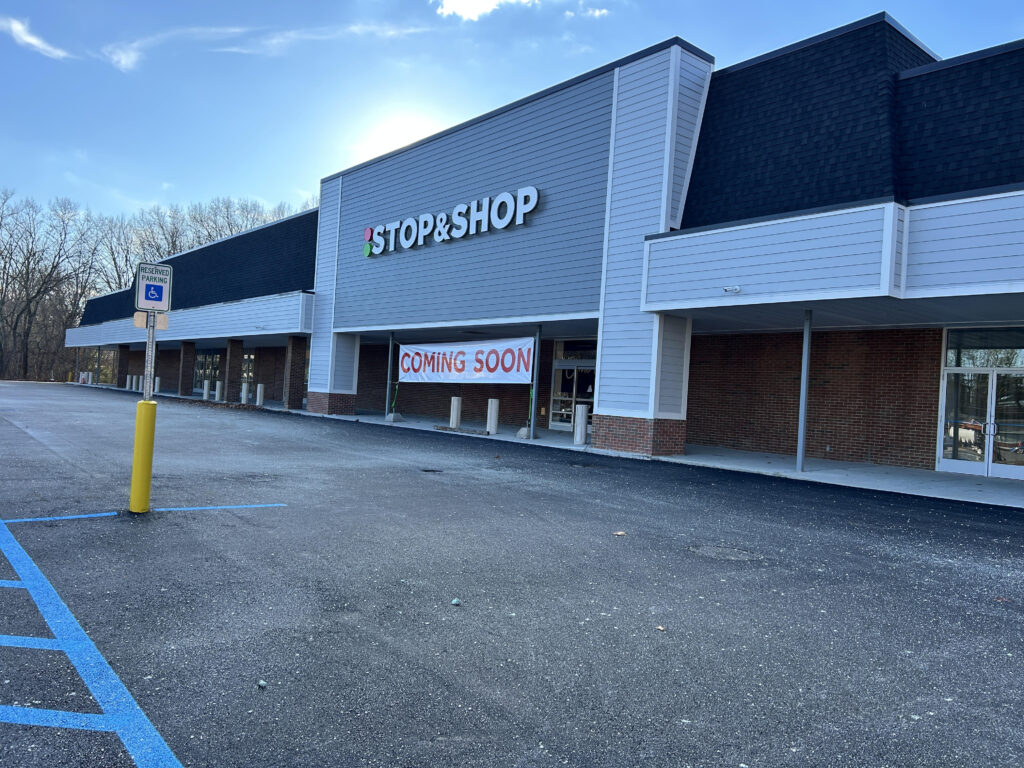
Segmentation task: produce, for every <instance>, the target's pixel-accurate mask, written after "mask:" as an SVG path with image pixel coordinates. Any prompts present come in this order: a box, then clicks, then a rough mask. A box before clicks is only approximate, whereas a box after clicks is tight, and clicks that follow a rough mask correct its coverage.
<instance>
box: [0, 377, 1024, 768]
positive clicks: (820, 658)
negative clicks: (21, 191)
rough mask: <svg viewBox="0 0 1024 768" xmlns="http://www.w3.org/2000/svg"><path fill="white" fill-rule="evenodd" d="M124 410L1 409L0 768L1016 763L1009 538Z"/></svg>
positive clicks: (1015, 518) (42, 398)
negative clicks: (142, 465) (146, 505)
mask: <svg viewBox="0 0 1024 768" xmlns="http://www.w3.org/2000/svg"><path fill="white" fill-rule="evenodd" d="M135 402H136V396H132V395H129V394H128V393H119V392H113V391H101V390H95V389H86V388H79V387H74V386H71V385H60V384H55V385H53V384H51V385H46V384H24V383H11V382H0V519H2V520H4V521H7V522H5V524H4V525H0V544H2V545H3V546H2V547H0V549H2V551H3V555H0V584H3V585H4V586H3V587H2V588H0V636H2V637H0V765H2V766H18V767H19V768H20V767H22V766H26V767H28V766H39V767H43V766H46V767H47V768H53V767H55V766H90V767H96V766H100V767H102V768H106V767H108V766H110V767H111V768H113V767H115V766H116V767H119V766H131V765H136V764H138V765H154V766H156V765H159V766H164V765H168V766H175V765H177V764H178V763H180V764H181V765H184V766H398V767H401V768H413V767H417V768H419V767H424V768H426V767H428V766H429V767H430V768H437V767H441V768H443V767H447V766H485V767H490V766H494V767H498V766H502V767H503V768H505V767H509V766H521V767H525V766H560V765H569V766H645V767H648V768H649V767H653V766H708V767H710V766H716V767H717V766H733V767H737V768H738V767H740V766H748V767H749V768H755V766H757V767H761V766H894V767H895V766H899V767H901V768H904V767H907V766H971V767H972V768H974V767H976V766H1019V765H1020V764H1021V763H1022V762H1024V725H1022V723H1024V717H1022V716H1021V708H1022V704H1024V681H1022V676H1024V640H1022V639H1024V610H1022V608H1024V512H1022V511H1019V510H1018V511H1014V510H1012V509H1007V508H997V507H985V506H979V505H971V504H963V503H956V502H947V501H933V500H928V499H921V498H915V497H909V496H901V495H896V494H885V493H876V492H868V491H860V490H852V489H844V488H836V487H831V486H821V485H815V484H808V483H800V482H796V481H789V480H784V479H775V478H768V477H760V476H753V475H744V474H737V473H730V472H725V471H720V470H711V469H703V468H697V467H689V466H680V465H672V464H663V463H655V462H644V461H636V460H627V459H617V458H611V457H604V456H595V455H590V454H579V453H571V452H563V451H559V450H554V449H545V448H538V447H535V446H529V445H518V444H511V443H495V442H493V441H487V440H480V439H473V438H467V437H462V436H457V435H451V434H445V433H440V432H439V433H436V434H435V433H429V432H414V431H410V430H402V429H395V428H388V427H381V426H375V425H367V424H362V423H351V422H341V421H336V420H326V419H314V418H308V417H303V416H295V415H288V414H275V413H266V412H254V411H246V410H240V409H227V408H218V407H210V406H204V405H200V404H191V403H184V402H174V401H161V402H160V405H159V409H158V415H157V445H156V459H155V462H154V484H153V492H152V502H153V505H154V507H158V508H160V509H163V510H167V511H154V512H150V513H147V514H145V515H141V516H137V515H130V514H129V513H126V512H120V511H119V510H123V509H124V508H126V507H127V499H128V483H129V475H130V461H131V455H130V454H131V440H132V430H133V424H134V411H135ZM270 505H274V506H270ZM203 508H205V509H203ZM110 512H118V514H105V513H110ZM85 515H97V516H95V517H85ZM100 515H102V516H100ZM71 516H73V517H71ZM47 517H66V519H60V520H49V521H45V520H39V518H47ZM17 520H21V521H23V522H13V521H17ZM5 531H6V532H7V533H6V534H4V532H5ZM617 532H624V534H625V535H615V534H616V533H617ZM12 542H13V543H12ZM21 553H23V554H24V557H22V554H21ZM32 579H34V581H31V580H32ZM26 580H30V582H31V583H30V584H28V585H27V586H28V587H30V588H23V585H21V584H19V583H18V582H19V581H22V582H23V581H26ZM33 585H34V586H33ZM51 592H52V594H51ZM456 599H457V600H458V601H459V602H460V604H459V605H452V601H453V600H456ZM61 606H64V610H65V612H66V614H67V615H66V616H65V614H64V613H61ZM54 616H56V617H57V619H53V617H54ZM68 616H70V617H72V618H71V619H70V620H68V619H67V617H68ZM75 622H77V624H76V623H75ZM55 623H56V624H57V625H58V626H56V627H55V626H54V624H55ZM72 625H74V626H72ZM75 627H79V628H80V631H81V632H82V634H81V635H78V634H76V630H75ZM83 637H85V638H86V639H82V638H83ZM90 647H91V648H92V650H90ZM94 651H95V653H94ZM97 659H98V660H97ZM261 682H262V683H264V685H261ZM121 691H123V692H124V693H123V694H122V693H121ZM100 702H107V705H101V703H100ZM111 702H113V703H111ZM111 707H114V708H116V709H117V714H116V717H115V715H114V714H111V713H109V712H108V709H110V708H111ZM26 710H34V712H33V713H29V714H26ZM61 713H64V714H61ZM104 729H106V730H104ZM110 729H113V730H110ZM161 744H162V745H164V746H163V747H161V746H160V745H161Z"/></svg>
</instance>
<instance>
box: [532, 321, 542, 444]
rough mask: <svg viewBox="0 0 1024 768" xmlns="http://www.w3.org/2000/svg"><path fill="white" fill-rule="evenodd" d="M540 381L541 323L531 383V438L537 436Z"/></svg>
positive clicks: (536, 336)
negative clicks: (538, 387) (538, 388)
mask: <svg viewBox="0 0 1024 768" xmlns="http://www.w3.org/2000/svg"><path fill="white" fill-rule="evenodd" d="M539 383H540V325H539V324H538V325H537V332H536V334H534V337H533V383H532V384H531V385H530V439H531V440H533V439H535V438H536V437H537V385H538V384H539Z"/></svg>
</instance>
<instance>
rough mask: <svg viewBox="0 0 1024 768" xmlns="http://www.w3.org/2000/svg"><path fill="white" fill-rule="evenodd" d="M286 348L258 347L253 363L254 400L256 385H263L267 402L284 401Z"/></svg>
mask: <svg viewBox="0 0 1024 768" xmlns="http://www.w3.org/2000/svg"><path fill="white" fill-rule="evenodd" d="M285 351H286V350H285V348H284V347H257V348H256V350H255V355H256V358H255V360H254V361H253V391H252V396H253V398H255V397H256V385H257V384H262V385H263V397H264V398H266V399H267V400H283V399H284V363H285Z"/></svg>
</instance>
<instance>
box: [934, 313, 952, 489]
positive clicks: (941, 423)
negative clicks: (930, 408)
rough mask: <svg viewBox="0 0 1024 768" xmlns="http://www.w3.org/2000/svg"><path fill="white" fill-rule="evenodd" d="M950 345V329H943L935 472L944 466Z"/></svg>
mask: <svg viewBox="0 0 1024 768" xmlns="http://www.w3.org/2000/svg"><path fill="white" fill-rule="evenodd" d="M948 343H949V328H943V329H942V357H941V358H940V359H939V407H938V408H937V409H936V413H937V414H938V423H937V424H936V425H935V471H936V472H938V471H939V467H940V466H941V465H942V439H943V435H944V434H945V429H946V408H945V405H946V350H947V345H948Z"/></svg>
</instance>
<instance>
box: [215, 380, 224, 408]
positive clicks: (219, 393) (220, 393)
mask: <svg viewBox="0 0 1024 768" xmlns="http://www.w3.org/2000/svg"><path fill="white" fill-rule="evenodd" d="M223 397H224V382H223V381H218V382H217V388H216V389H215V390H214V394H213V400H214V402H216V403H219V402H221V400H222V398H223Z"/></svg>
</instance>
